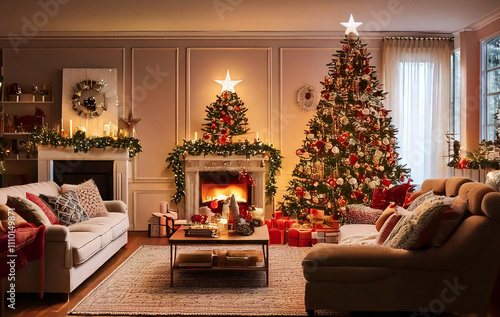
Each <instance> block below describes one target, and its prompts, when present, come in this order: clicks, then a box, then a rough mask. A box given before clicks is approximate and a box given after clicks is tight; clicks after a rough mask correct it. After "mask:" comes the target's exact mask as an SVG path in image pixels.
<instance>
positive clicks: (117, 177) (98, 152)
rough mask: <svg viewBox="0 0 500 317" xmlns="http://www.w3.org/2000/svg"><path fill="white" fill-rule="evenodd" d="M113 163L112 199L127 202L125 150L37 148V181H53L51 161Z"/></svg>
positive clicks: (40, 146)
mask: <svg viewBox="0 0 500 317" xmlns="http://www.w3.org/2000/svg"><path fill="white" fill-rule="evenodd" d="M56 160H65V161H87V160H94V161H114V171H113V175H114V177H113V182H114V184H113V188H114V195H113V196H114V199H117V200H121V201H123V202H124V203H126V204H127V202H128V162H129V153H128V150H126V149H92V150H90V151H88V152H87V153H85V152H76V153H75V151H74V150H73V148H71V147H67V148H64V147H52V146H45V145H39V146H38V181H39V182H43V181H49V180H53V161H56Z"/></svg>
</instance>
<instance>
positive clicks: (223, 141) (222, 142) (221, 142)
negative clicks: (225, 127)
mask: <svg viewBox="0 0 500 317" xmlns="http://www.w3.org/2000/svg"><path fill="white" fill-rule="evenodd" d="M226 140H227V137H226V136H225V135H223V136H221V137H220V139H219V142H220V144H224V143H226Z"/></svg>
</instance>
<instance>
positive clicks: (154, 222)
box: [148, 212, 173, 238]
mask: <svg viewBox="0 0 500 317" xmlns="http://www.w3.org/2000/svg"><path fill="white" fill-rule="evenodd" d="M152 215H153V216H152V217H151V218H150V219H149V230H148V231H149V236H150V237H153V238H164V237H167V234H168V230H167V226H168V223H167V222H168V221H169V220H170V221H171V222H173V221H172V220H171V218H170V217H168V214H164V213H159V212H154V213H153V214H152Z"/></svg>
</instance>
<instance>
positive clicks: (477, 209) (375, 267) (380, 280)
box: [302, 178, 500, 316]
mask: <svg viewBox="0 0 500 317" xmlns="http://www.w3.org/2000/svg"><path fill="white" fill-rule="evenodd" d="M431 189H432V190H433V191H434V192H435V193H436V194H441V195H447V196H455V195H457V194H458V195H459V196H461V197H462V198H463V199H465V200H466V201H467V209H468V210H469V211H470V212H471V213H472V215H471V216H470V217H468V218H466V219H465V220H464V221H463V222H462V223H461V224H460V225H459V227H458V228H457V229H456V230H455V232H454V233H453V234H452V235H451V237H450V238H449V239H448V241H447V242H445V244H443V245H442V246H441V247H439V248H430V249H424V250H401V249H391V248H387V247H382V246H374V245H365V246H348V245H332V244H317V245H315V246H314V247H313V248H312V249H311V250H310V251H309V252H308V254H307V255H306V257H305V258H304V260H303V262H302V266H303V273H304V277H305V278H306V280H307V283H306V292H305V306H306V310H307V312H308V314H309V315H310V316H312V315H314V311H315V310H321V309H326V310H335V311H410V312H418V313H417V314H416V315H415V316H420V314H422V316H424V315H425V314H426V312H435V313H439V312H443V311H447V312H456V313H464V314H469V313H477V314H479V315H484V316H485V315H486V312H487V310H488V304H489V300H490V295H491V293H492V290H493V287H494V285H495V281H496V279H497V274H498V272H499V268H500V193H498V192H495V190H494V189H493V188H492V187H490V186H487V185H484V184H480V183H475V182H470V181H469V180H464V179H463V178H450V179H442V180H426V181H425V182H424V183H423V184H422V189H421V190H422V191H424V192H426V191H429V190H431ZM352 226H359V227H358V228H355V227H350V226H346V227H345V228H343V229H342V230H341V231H342V235H341V239H345V238H346V237H347V236H349V235H350V234H355V233H360V232H370V231H372V232H373V230H375V229H373V228H369V226H370V225H352Z"/></svg>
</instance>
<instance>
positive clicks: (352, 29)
mask: <svg viewBox="0 0 500 317" xmlns="http://www.w3.org/2000/svg"><path fill="white" fill-rule="evenodd" d="M340 24H342V25H343V26H345V27H346V28H347V30H345V34H346V35H349V34H350V33H354V34H356V35H357V36H359V34H358V31H357V30H356V28H357V27H358V26H360V25H361V24H363V23H362V22H354V18H353V17H352V14H351V17H350V18H349V22H340Z"/></svg>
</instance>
